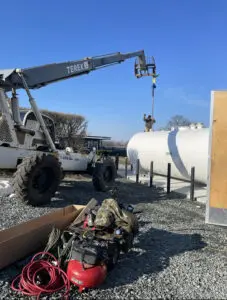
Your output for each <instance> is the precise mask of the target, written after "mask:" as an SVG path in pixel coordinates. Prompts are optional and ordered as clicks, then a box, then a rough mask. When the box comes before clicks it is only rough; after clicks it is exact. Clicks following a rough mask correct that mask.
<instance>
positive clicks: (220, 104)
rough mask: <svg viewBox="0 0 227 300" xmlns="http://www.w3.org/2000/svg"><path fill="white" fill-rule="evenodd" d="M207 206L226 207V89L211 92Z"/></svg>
mask: <svg viewBox="0 0 227 300" xmlns="http://www.w3.org/2000/svg"><path fill="white" fill-rule="evenodd" d="M211 121H212V126H211V128H212V129H211V130H212V132H211V133H212V139H211V140H210V143H211V153H210V158H211V161H210V186H209V188H210V190H209V206H210V207H211V208H219V209H227V91H215V92H213V120H211Z"/></svg>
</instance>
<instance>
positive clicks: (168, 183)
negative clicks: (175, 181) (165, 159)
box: [167, 163, 171, 194]
mask: <svg viewBox="0 0 227 300" xmlns="http://www.w3.org/2000/svg"><path fill="white" fill-rule="evenodd" d="M170 186H171V163H168V167H167V194H169V193H170V191H171V188H170Z"/></svg>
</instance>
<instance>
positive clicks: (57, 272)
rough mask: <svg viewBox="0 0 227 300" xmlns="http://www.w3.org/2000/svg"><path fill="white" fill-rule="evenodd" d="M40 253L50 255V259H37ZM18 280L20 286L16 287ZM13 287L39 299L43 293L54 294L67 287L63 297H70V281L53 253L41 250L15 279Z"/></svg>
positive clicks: (42, 255)
mask: <svg viewBox="0 0 227 300" xmlns="http://www.w3.org/2000/svg"><path fill="white" fill-rule="evenodd" d="M40 255H41V257H44V256H49V261H48V259H47V260H44V259H37V260H35V259H36V258H37V257H38V256H40ZM50 259H51V260H52V261H51V262H50ZM16 282H17V286H18V287H15V285H16ZM11 288H12V290H14V291H17V292H20V293H22V294H23V295H26V296H37V299H40V296H41V294H52V293H55V292H58V291H60V290H62V289H65V290H66V291H65V293H64V295H63V296H62V298H61V299H68V295H69V291H70V281H69V280H68V277H67V275H66V273H65V272H64V271H63V270H62V269H61V268H60V266H59V263H58V261H57V259H56V258H55V257H54V256H53V255H52V254H50V253H48V252H39V253H37V254H36V255H34V256H33V258H32V260H31V262H30V263H28V264H27V265H26V266H25V267H24V268H23V270H22V272H21V274H20V275H18V276H17V277H16V278H15V279H14V280H13V282H12V284H11Z"/></svg>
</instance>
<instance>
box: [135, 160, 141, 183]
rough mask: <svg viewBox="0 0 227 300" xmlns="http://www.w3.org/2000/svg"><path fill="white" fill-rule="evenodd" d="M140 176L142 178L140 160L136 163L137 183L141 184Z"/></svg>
mask: <svg viewBox="0 0 227 300" xmlns="http://www.w3.org/2000/svg"><path fill="white" fill-rule="evenodd" d="M139 176H140V160H139V159H137V161H136V183H139Z"/></svg>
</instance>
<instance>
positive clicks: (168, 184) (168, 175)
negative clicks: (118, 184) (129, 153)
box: [115, 157, 205, 201]
mask: <svg viewBox="0 0 227 300" xmlns="http://www.w3.org/2000/svg"><path fill="white" fill-rule="evenodd" d="M115 164H116V169H117V170H118V166H119V157H116V158H115ZM128 165H129V164H128V158H127V157H126V158H125V172H124V173H125V174H124V175H125V178H127V177H128ZM171 166H172V165H171V163H168V164H167V170H166V171H167V173H166V175H164V174H159V173H157V172H154V162H153V161H151V163H150V171H149V185H148V186H149V187H152V186H153V179H154V176H159V177H165V178H166V193H167V194H170V193H171V179H174V180H177V181H182V182H187V183H190V200H192V201H194V200H196V199H195V185H198V186H205V185H204V184H201V183H198V182H196V181H195V167H191V174H190V180H189V179H181V178H177V177H174V176H171ZM132 170H133V167H132V165H131V171H132ZM140 175H141V174H140V160H139V159H137V162H136V183H140Z"/></svg>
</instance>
